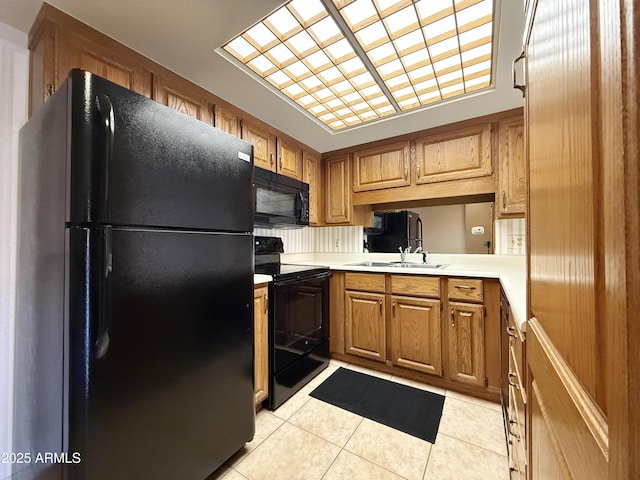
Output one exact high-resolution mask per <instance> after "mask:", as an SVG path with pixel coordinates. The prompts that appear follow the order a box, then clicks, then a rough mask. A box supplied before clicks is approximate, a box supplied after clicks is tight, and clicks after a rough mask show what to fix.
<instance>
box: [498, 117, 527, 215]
mask: <svg viewBox="0 0 640 480" xmlns="http://www.w3.org/2000/svg"><path fill="white" fill-rule="evenodd" d="M526 187H527V185H526V168H525V156H524V118H523V117H522V116H519V117H515V118H509V119H505V120H501V121H500V122H498V192H497V193H496V201H497V203H498V216H524V214H525V209H526V197H527V188H526Z"/></svg>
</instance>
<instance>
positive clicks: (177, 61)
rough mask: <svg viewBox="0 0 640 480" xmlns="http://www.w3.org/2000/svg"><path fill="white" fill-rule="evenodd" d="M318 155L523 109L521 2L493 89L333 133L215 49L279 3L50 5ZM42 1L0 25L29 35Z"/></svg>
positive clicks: (514, 6) (69, 0) (512, 10)
mask: <svg viewBox="0 0 640 480" xmlns="http://www.w3.org/2000/svg"><path fill="white" fill-rule="evenodd" d="M49 3H51V4H52V5H54V6H55V7H57V8H59V9H60V10H63V11H65V12H67V13H69V14H70V15H72V16H74V17H76V18H78V19H80V20H82V21H83V22H85V23H87V24H89V25H91V26H92V27H94V28H96V29H97V30H100V31H101V32H104V33H105V34H107V35H109V36H110V37H112V38H115V39H117V40H118V41H120V42H121V43H124V44H125V45H128V46H129V47H131V48H132V49H134V50H136V51H138V52H140V53H142V54H143V55H145V56H147V57H149V58H151V59H153V60H154V61H156V62H157V63H160V64H162V65H164V66H165V67H167V68H169V69H171V70H173V71H175V72H176V73H178V74H180V75H181V76H183V77H185V78H187V79H189V80H191V81H192V82H194V83H197V84H198V85H200V86H202V87H203V88H205V89H207V90H209V91H210V92H212V93H214V94H215V95H217V96H218V97H221V98H223V99H224V100H226V101H228V102H229V103H232V104H233V105H236V106H237V107H239V108H241V109H242V110H244V111H246V112H249V113H250V114H252V115H254V116H255V117H258V118H260V119H261V120H263V121H265V122H267V123H268V124H270V125H273V126H274V127H275V128H277V129H279V130H281V131H283V132H285V133H287V134H288V135H290V136H292V137H294V138H296V139H298V140H299V141H301V142H303V143H305V144H307V145H308V146H310V147H311V148H314V149H316V150H317V151H319V152H328V151H331V150H336V149H339V148H344V147H349V146H353V145H358V144H361V143H365V142H370V141H374V140H378V139H381V138H387V137H392V136H396V135H401V134H404V133H409V132H414V131H417V130H423V129H426V128H431V127H435V126H438V125H444V124H447V123H452V122H456V121H459V120H464V119H467V118H473V117H477V116H480V115H486V114H490V113H494V112H499V111H503V110H508V109H511V108H516V107H520V106H522V105H523V101H522V96H521V94H520V92H519V91H518V90H514V89H513V88H512V85H511V83H512V82H511V61H512V60H513V59H514V58H515V57H517V56H518V54H519V52H520V48H521V44H522V31H523V25H524V18H523V13H522V8H523V7H522V5H523V4H522V2H521V1H516V0H502V2H498V3H501V4H502V5H501V7H500V8H501V18H500V21H499V22H498V23H497V25H498V28H499V43H498V61H497V72H496V73H497V76H496V82H495V87H496V88H495V89H493V90H490V91H487V92H484V93H480V94H477V95H475V96H473V97H468V98H464V99H460V100H457V101H452V102H448V103H446V104H441V105H437V106H433V107H431V108H428V109H426V110H422V111H419V112H412V113H408V114H405V115H403V116H400V117H395V118H389V119H385V120H382V121H379V122H377V123H373V124H367V125H363V126H360V127H357V128H353V129H350V130H347V131H343V132H338V133H332V132H329V131H327V130H326V129H325V128H324V127H322V126H320V125H319V124H318V123H316V122H315V121H314V120H312V119H311V118H310V117H308V116H307V115H305V114H303V113H302V112H300V111H299V110H298V109H297V108H295V107H293V106H292V105H290V104H289V103H288V102H286V101H285V100H283V99H282V98H281V97H280V96H278V95H276V94H275V93H273V92H272V91H271V90H269V89H268V88H266V87H264V86H263V85H262V84H260V83H258V81H256V80H254V79H252V78H251V77H249V76H248V75H246V74H245V73H243V72H242V71H241V70H240V69H239V68H238V67H236V66H234V65H232V64H231V63H229V62H228V61H227V60H225V59H224V58H223V57H221V56H220V55H218V54H217V53H216V52H215V49H216V48H218V47H220V46H221V45H222V44H224V43H226V42H227V41H228V40H230V39H231V38H233V37H234V36H235V35H237V34H238V33H240V32H242V31H244V30H245V29H246V28H247V27H250V26H251V25H253V24H254V23H255V22H257V21H258V20H260V19H262V18H263V17H264V16H266V15H267V14H269V13H270V12H272V11H273V10H275V9H276V8H278V7H279V6H280V5H281V4H282V3H284V2H283V0H181V1H175V0H133V1H132V0H108V1H105V0H49ZM41 4H42V1H41V0H0V22H2V23H5V24H8V25H10V26H12V27H14V28H17V29H18V30H21V31H23V32H28V31H29V29H30V28H31V24H32V23H33V20H34V19H35V17H36V15H37V13H38V10H39V9H40V6H41Z"/></svg>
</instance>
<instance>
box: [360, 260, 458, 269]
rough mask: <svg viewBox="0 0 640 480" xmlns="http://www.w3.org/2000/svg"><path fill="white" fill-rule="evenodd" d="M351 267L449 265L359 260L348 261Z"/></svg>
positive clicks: (430, 266) (432, 266)
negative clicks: (354, 261) (355, 261)
mask: <svg viewBox="0 0 640 480" xmlns="http://www.w3.org/2000/svg"><path fill="white" fill-rule="evenodd" d="M347 265H348V266H350V267H394V268H444V267H446V266H447V265H444V264H439V263H414V262H370V261H367V262H357V263H348V264H347Z"/></svg>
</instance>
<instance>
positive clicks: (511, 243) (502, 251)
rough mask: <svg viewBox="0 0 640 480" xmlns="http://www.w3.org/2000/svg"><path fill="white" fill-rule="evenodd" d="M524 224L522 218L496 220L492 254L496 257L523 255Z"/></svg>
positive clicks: (524, 251)
mask: <svg viewBox="0 0 640 480" xmlns="http://www.w3.org/2000/svg"><path fill="white" fill-rule="evenodd" d="M525 233H526V223H525V219H524V218H513V219H511V218H510V219H503V220H496V224H495V239H496V247H495V250H494V253H497V254H498V255H524V254H525V253H526V250H525Z"/></svg>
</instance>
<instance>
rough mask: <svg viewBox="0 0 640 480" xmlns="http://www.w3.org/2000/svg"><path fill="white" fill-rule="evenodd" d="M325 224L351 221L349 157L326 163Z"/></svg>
mask: <svg viewBox="0 0 640 480" xmlns="http://www.w3.org/2000/svg"><path fill="white" fill-rule="evenodd" d="M325 174H326V177H325V217H324V221H325V223H349V222H350V221H351V191H350V189H351V176H350V175H349V155H341V156H339V157H334V158H330V159H328V160H327V161H326V163H325Z"/></svg>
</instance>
